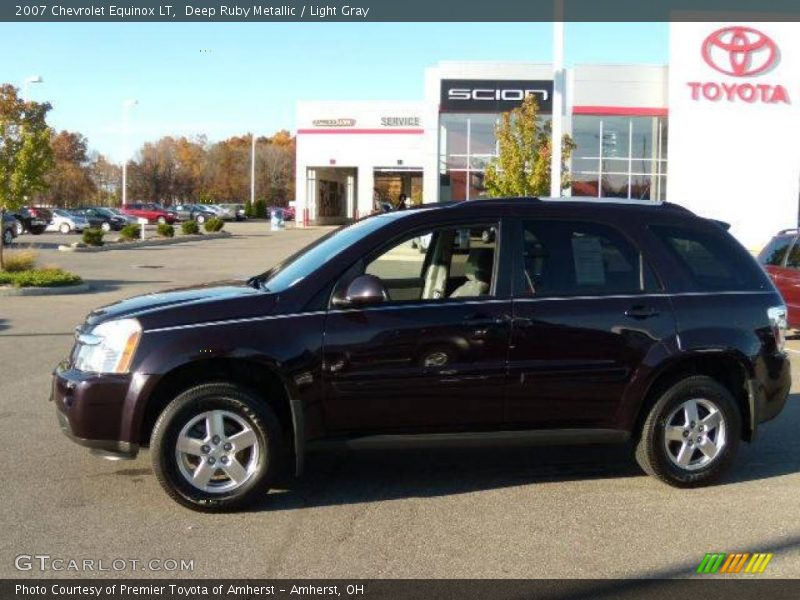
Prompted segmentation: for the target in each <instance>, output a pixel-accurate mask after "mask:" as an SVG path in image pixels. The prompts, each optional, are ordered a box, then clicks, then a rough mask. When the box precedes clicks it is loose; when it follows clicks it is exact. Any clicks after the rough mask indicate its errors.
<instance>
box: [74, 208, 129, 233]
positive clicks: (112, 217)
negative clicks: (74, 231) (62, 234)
mask: <svg viewBox="0 0 800 600" xmlns="http://www.w3.org/2000/svg"><path fill="white" fill-rule="evenodd" d="M71 212H74V213H77V214H79V215H82V216H84V217H86V220H87V221H89V226H90V227H92V228H93V229H102V230H103V231H119V230H120V229H122V228H123V227H125V225H127V224H128V220H127V219H126V218H125V217H122V216H120V215H118V214H115V213H113V212H111V211H110V210H108V209H107V208H103V207H102V206H85V207H83V208H76V209H73V210H72V211H71Z"/></svg>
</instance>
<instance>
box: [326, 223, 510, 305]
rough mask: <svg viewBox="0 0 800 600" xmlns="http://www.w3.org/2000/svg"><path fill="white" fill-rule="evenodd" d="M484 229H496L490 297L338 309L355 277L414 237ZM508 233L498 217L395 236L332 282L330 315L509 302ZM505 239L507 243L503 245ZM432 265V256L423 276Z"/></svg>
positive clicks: (392, 302) (416, 229)
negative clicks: (341, 295)
mask: <svg viewBox="0 0 800 600" xmlns="http://www.w3.org/2000/svg"><path fill="white" fill-rule="evenodd" d="M485 225H489V226H490V227H496V232H495V252H494V264H493V265H492V284H491V288H490V290H489V293H488V294H487V295H485V296H476V297H464V298H449V297H448V298H420V299H416V300H390V301H387V302H381V303H380V304H374V305H370V306H363V307H345V308H341V307H337V306H336V305H335V303H334V298H335V296H336V295H337V293H338V292H340V291H341V290H342V288H343V287H346V286H347V285H349V282H350V281H352V280H353V279H354V278H355V277H358V276H359V275H363V274H364V273H365V271H366V269H367V266H368V265H369V264H370V263H371V262H372V261H374V260H376V259H377V258H378V257H380V256H381V255H382V254H384V253H386V252H388V251H389V250H391V249H392V248H394V247H396V246H397V245H399V244H402V243H404V242H407V241H410V240H412V239H414V238H415V237H419V236H422V235H426V234H427V233H431V234H433V233H435V232H436V231H438V230H443V229H464V228H473V227H478V226H485ZM508 229H509V225H508V223H507V222H506V219H505V218H503V217H500V216H496V217H494V218H492V217H488V218H485V219H483V218H480V217H471V218H462V219H458V220H452V221H445V222H441V223H436V224H427V225H419V226H416V227H413V228H411V229H408V230H406V231H404V232H403V233H401V234H398V235H395V236H393V237H392V238H390V239H389V240H386V241H384V242H382V243H381V244H380V245H378V246H377V247H375V248H372V249H371V250H369V251H368V252H366V253H365V254H363V255H362V256H361V257H360V258H358V259H357V260H355V261H353V262H352V263H351V264H350V265H349V266H348V267H347V268H345V269H343V270H342V271H341V272H340V273H339V275H337V276H336V277H334V278H333V281H334V284H333V286H332V288H331V291H330V294H329V297H328V303H327V311H328V312H341V311H361V310H375V309H381V308H389V307H392V308H395V307H404V306H408V307H414V306H420V307H429V306H447V305H452V304H475V303H480V302H486V301H497V300H507V299H510V297H511V293H510V291H511V290H510V287H511V286H510V277H511V270H510V267H504V265H509V263H510V262H511V261H509V260H507V259H506V260H503V253H504V252H506V253H509V251H508V250H505V251H504V248H508V246H509V242H510V239H509V237H510V236H509V235H508ZM504 239H505V240H507V241H505V242H504ZM429 263H430V255H429V254H426V255H425V259H424V261H423V267H422V271H423V273H424V272H425V271H427V268H428V266H429ZM423 277H424V276H423Z"/></svg>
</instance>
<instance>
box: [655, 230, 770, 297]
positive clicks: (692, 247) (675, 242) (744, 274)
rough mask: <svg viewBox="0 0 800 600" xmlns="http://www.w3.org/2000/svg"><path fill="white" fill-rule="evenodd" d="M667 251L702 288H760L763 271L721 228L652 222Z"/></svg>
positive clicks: (700, 288) (709, 289)
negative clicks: (655, 223)
mask: <svg viewBox="0 0 800 600" xmlns="http://www.w3.org/2000/svg"><path fill="white" fill-rule="evenodd" d="M650 228H651V230H652V231H653V233H655V234H656V236H658V237H659V238H660V239H661V241H662V242H663V243H664V245H665V246H666V247H667V249H668V250H669V252H670V253H671V254H672V255H673V257H675V259H676V260H677V261H678V262H679V263H680V264H681V265H682V266H683V267H684V269H685V270H686V273H687V274H688V275H689V276H690V277H691V279H692V281H693V283H694V286H695V287H696V288H697V289H698V290H703V291H738V290H752V289H762V288H763V287H764V285H765V277H764V273H763V271H762V270H761V269H759V268H758V266H757V265H756V264H755V262H754V261H753V260H752V258H751V257H750V255H749V253H748V252H747V251H746V250H745V249H744V248H742V247H741V246H740V245H739V244H737V243H736V241H735V240H734V239H733V238H731V237H730V236H729V235H727V234H726V233H725V232H723V231H722V230H714V229H713V228H711V227H709V228H708V229H694V228H689V227H676V226H672V225H651V227H650Z"/></svg>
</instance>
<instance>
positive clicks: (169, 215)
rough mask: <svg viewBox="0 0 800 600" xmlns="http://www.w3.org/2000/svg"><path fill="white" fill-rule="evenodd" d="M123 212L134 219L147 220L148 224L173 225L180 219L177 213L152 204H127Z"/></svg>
mask: <svg viewBox="0 0 800 600" xmlns="http://www.w3.org/2000/svg"><path fill="white" fill-rule="evenodd" d="M122 212H124V213H125V214H128V215H132V216H134V217H138V218H142V219H147V221H148V223H169V224H170V225H172V224H173V223H174V222H175V221H176V220H177V219H178V215H177V214H176V213H175V212H173V211H169V210H167V209H166V208H164V207H163V206H161V205H159V204H154V203H152V202H134V203H132V204H125V205H123V207H122Z"/></svg>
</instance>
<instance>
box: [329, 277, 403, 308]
mask: <svg viewBox="0 0 800 600" xmlns="http://www.w3.org/2000/svg"><path fill="white" fill-rule="evenodd" d="M387 300H389V292H387V291H386V286H384V285H383V282H382V281H381V280H380V278H378V277H375V275H359V276H358V277H356V278H355V279H353V281H351V282H350V284H349V285H348V286H347V289H346V290H345V292H344V298H341V297H340V298H334V299H333V304H334V305H336V306H340V307H347V306H352V307H360V306H369V305H371V304H381V303H382V302H386V301H387Z"/></svg>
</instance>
